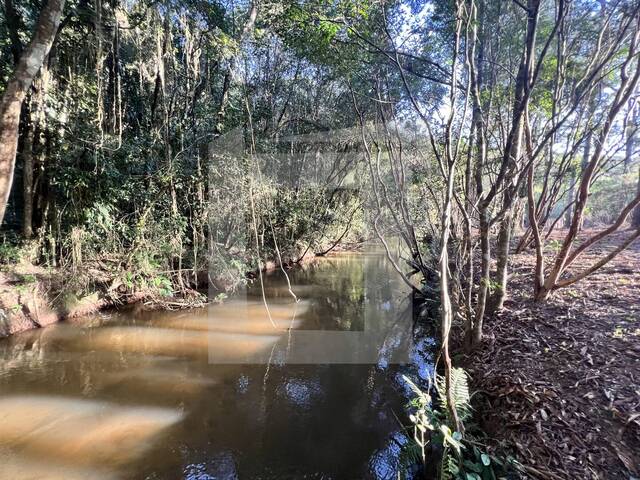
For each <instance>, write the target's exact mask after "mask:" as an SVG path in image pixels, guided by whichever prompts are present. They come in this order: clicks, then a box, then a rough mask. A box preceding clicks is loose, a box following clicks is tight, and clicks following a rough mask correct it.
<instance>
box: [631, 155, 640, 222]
mask: <svg viewBox="0 0 640 480" xmlns="http://www.w3.org/2000/svg"><path fill="white" fill-rule="evenodd" d="M638 195H640V167H638ZM631 224H632V225H633V226H634V227H635V228H640V206H637V207H636V209H635V210H634V211H633V217H632V219H631Z"/></svg>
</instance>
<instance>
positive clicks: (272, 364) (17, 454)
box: [0, 251, 433, 480]
mask: <svg viewBox="0 0 640 480" xmlns="http://www.w3.org/2000/svg"><path fill="white" fill-rule="evenodd" d="M288 275H289V280H290V283H291V288H292V290H293V292H294V293H295V294H296V296H297V297H298V301H297V302H296V301H295V300H294V298H293V297H292V296H291V294H290V293H289V289H288V283H287V279H286V278H285V276H284V275H283V274H282V272H280V271H274V272H272V273H270V274H266V275H265V277H264V295H265V297H264V298H265V299H266V302H267V304H268V313H267V308H265V305H264V301H263V296H262V292H263V288H262V287H261V284H260V282H258V281H255V282H253V283H252V284H250V285H248V286H247V287H246V289H244V290H243V291H241V292H240V293H239V294H238V295H236V296H234V297H233V298H230V299H228V300H226V301H225V302H224V303H223V304H222V305H214V306H211V307H209V308H205V309H199V310H191V311H172V312H152V311H143V310H141V309H135V308H134V309H128V310H126V311H120V312H115V313H107V314H100V315H95V316H92V317H89V318H84V319H80V320H77V321H73V322H63V323H60V324H58V325H54V326H51V327H47V328H44V329H40V330H35V331H30V332H26V333H23V334H19V335H15V336H13V337H10V338H8V339H5V340H2V341H0V362H1V363H0V479H1V480H5V479H6V480H16V479H20V480H25V479H34V480H35V479H38V480H41V479H50V480H53V479H55V480H75V479H83V480H85V479H95V480H106V479H114V480H115V479H136V480H137V479H149V480H152V479H154V480H155V479H158V480H159V479H163V480H164V479H167V480H175V479H190V480H196V479H197V480H209V479H303V478H304V479H336V480H337V479H395V478H397V474H398V472H399V471H400V469H401V468H402V467H401V466H400V457H401V455H400V451H401V445H403V444H404V443H405V442H406V437H405V435H403V434H402V428H401V425H400V420H398V419H399V418H401V419H405V418H406V417H405V414H404V407H405V405H406V403H407V401H408V399H409V392H408V390H407V388H406V385H405V384H404V382H403V381H402V378H401V374H402V373H406V374H411V375H413V376H414V377H415V376H419V377H422V378H423V379H424V378H427V377H428V376H429V375H430V374H431V369H432V365H431V359H432V355H433V353H432V351H433V342H432V341H431V339H430V338H428V337H422V338H421V340H420V341H418V342H416V343H415V344H414V342H413V335H412V328H411V325H412V315H411V305H410V304H409V301H408V298H407V288H406V286H403V284H402V282H401V281H400V280H399V278H398V277H397V275H396V274H395V272H394V271H393V269H392V268H391V266H390V265H389V264H388V262H387V260H386V258H385V257H384V255H382V254H381V253H380V252H379V251H374V252H370V253H338V254H335V255H329V256H327V257H325V258H322V259H318V260H317V261H313V262H310V263H308V264H305V265H303V266H302V267H299V268H296V269H293V270H290V271H289V272H288Z"/></svg>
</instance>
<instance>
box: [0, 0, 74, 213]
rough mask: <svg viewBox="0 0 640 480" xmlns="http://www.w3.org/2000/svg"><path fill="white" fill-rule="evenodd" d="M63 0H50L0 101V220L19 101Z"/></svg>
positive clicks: (8, 182)
mask: <svg viewBox="0 0 640 480" xmlns="http://www.w3.org/2000/svg"><path fill="white" fill-rule="evenodd" d="M64 3H65V0H49V2H48V3H47V4H46V6H45V7H44V9H43V10H42V13H41V14H40V18H39V19H38V24H37V26H36V30H35V33H34V36H33V40H32V41H31V43H30V44H29V46H28V47H27V49H26V50H25V51H24V52H23V53H22V55H21V56H20V61H19V62H18V65H17V66H16V69H15V71H14V73H13V75H12V77H11V79H10V80H9V83H8V84H7V88H6V90H5V92H4V95H3V96H2V102H1V103H0V224H1V223H2V221H3V220H4V215H5V212H6V208H7V202H8V201H9V193H10V192H11V184H12V182H13V172H14V169H15V163H16V150H17V147H18V127H19V122H20V110H21V109H22V103H23V102H24V99H25V96H26V95H27V92H28V90H29V88H30V87H31V84H32V83H33V79H34V78H35V76H36V74H37V73H38V70H40V67H41V66H42V63H43V62H44V59H45V57H46V56H47V55H48V53H49V50H50V49H51V45H52V43H53V40H54V39H55V36H56V32H57V30H58V26H59V25H60V17H61V15H62V10H63V8H64Z"/></svg>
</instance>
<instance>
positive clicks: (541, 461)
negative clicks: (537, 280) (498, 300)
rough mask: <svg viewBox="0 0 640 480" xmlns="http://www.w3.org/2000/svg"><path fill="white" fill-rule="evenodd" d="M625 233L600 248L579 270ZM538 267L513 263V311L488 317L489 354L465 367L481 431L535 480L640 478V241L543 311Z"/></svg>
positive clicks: (521, 259)
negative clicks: (536, 293) (535, 294)
mask: <svg viewBox="0 0 640 480" xmlns="http://www.w3.org/2000/svg"><path fill="white" fill-rule="evenodd" d="M563 233H564V232H558V234H557V237H556V238H561V236H562V234H563ZM589 233H590V232H588V231H585V232H583V235H584V236H586V235H589ZM626 233H627V234H628V232H626ZM624 235H625V232H621V233H620V234H619V235H617V236H615V237H613V238H611V239H610V241H609V242H602V243H600V244H597V245H595V246H594V248H592V250H591V251H590V252H588V253H586V254H584V255H583V256H582V257H580V258H579V259H578V260H577V261H576V264H575V265H574V266H573V269H574V271H576V270H581V269H582V268H584V267H586V266H588V265H590V264H591V263H592V262H593V260H594V259H595V258H599V257H601V256H602V255H603V254H604V252H607V251H609V249H610V248H611V246H612V245H614V244H616V243H618V242H620V241H621V238H622V237H623V236H624ZM551 246H553V242H551ZM549 253H552V251H550V252H549ZM534 261H535V258H534V254H533V253H532V252H526V253H523V254H520V255H514V256H513V258H512V263H511V281H510V289H511V291H510V298H509V300H508V301H507V302H506V304H505V309H504V311H503V312H501V313H500V314H499V315H496V316H495V317H493V318H490V319H487V322H486V333H487V340H486V345H485V347H484V348H483V349H482V350H481V351H479V352H477V353H475V354H473V355H471V356H469V357H466V358H465V359H464V361H463V363H464V365H465V367H466V368H467V370H468V371H469V373H470V375H471V378H472V384H473V389H474V391H476V394H475V395H474V402H473V403H474V408H475V409H476V412H477V417H478V421H479V423H480V427H481V428H482V429H483V431H484V432H486V434H487V435H488V438H489V439H490V440H487V442H488V443H489V446H490V449H491V450H494V451H500V452H502V453H503V454H504V453H507V454H511V455H513V456H514V457H515V458H516V459H517V460H518V461H519V462H521V463H522V464H523V465H524V466H525V469H526V471H527V472H528V476H530V477H531V478H540V479H578V478H580V479H633V478H635V477H637V476H638V475H639V474H640V458H639V457H638V452H640V242H635V243H634V244H632V245H631V246H630V247H629V249H627V250H626V251H625V252H623V253H622V254H620V255H619V256H618V257H617V258H616V259H615V260H613V261H612V262H610V263H609V264H607V265H605V266H604V267H603V268H602V269H600V270H599V271H597V272H596V273H594V274H593V275H591V276H590V277H588V278H586V279H585V280H583V281H581V282H579V283H577V284H574V285H573V286H571V287H567V288H565V289H562V290H559V291H557V292H556V293H555V294H554V296H553V297H552V298H551V299H550V300H549V301H548V302H546V303H544V304H538V303H534V302H533V301H532V300H531V297H532V285H533V279H532V272H533V264H534Z"/></svg>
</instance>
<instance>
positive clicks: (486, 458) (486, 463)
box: [480, 453, 491, 467]
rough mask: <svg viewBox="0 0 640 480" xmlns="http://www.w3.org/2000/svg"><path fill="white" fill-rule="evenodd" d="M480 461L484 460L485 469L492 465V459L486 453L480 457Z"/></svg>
mask: <svg viewBox="0 0 640 480" xmlns="http://www.w3.org/2000/svg"><path fill="white" fill-rule="evenodd" d="M480 460H482V464H483V465H484V466H485V467H488V466H489V465H491V459H490V458H489V455H487V454H486V453H483V454H482V455H480Z"/></svg>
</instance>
